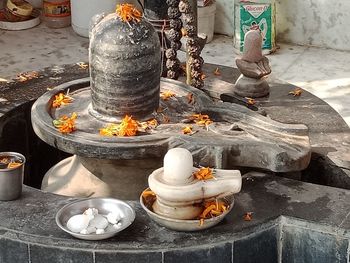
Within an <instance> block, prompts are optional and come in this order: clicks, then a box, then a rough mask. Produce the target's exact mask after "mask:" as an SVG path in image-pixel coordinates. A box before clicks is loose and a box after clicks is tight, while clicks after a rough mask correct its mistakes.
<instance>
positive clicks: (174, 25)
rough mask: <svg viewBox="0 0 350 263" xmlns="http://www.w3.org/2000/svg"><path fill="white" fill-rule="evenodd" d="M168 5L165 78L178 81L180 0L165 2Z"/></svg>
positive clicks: (180, 35) (167, 0)
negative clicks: (167, 46)
mask: <svg viewBox="0 0 350 263" xmlns="http://www.w3.org/2000/svg"><path fill="white" fill-rule="evenodd" d="M166 3H167V5H168V17H169V20H170V21H169V24H170V30H169V31H168V32H167V37H168V39H169V41H170V48H168V49H167V50H166V51H165V57H166V59H167V60H166V69H167V77H168V78H170V79H178V77H179V75H180V61H179V59H178V58H177V51H178V50H179V49H180V48H181V37H182V34H181V28H182V21H181V13H180V11H179V3H180V0H166Z"/></svg>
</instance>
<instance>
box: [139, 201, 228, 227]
mask: <svg viewBox="0 0 350 263" xmlns="http://www.w3.org/2000/svg"><path fill="white" fill-rule="evenodd" d="M218 200H219V201H225V202H226V203H227V204H229V208H228V209H227V211H225V212H224V213H222V214H221V215H219V216H216V217H213V218H210V219H205V220H204V222H203V224H202V225H200V221H199V219H196V220H180V219H172V218H168V217H164V216H161V215H158V214H156V213H154V212H153V211H151V210H149V209H148V208H147V207H146V206H145V204H144V202H143V198H142V195H141V196H140V204H141V206H142V208H143V209H144V210H145V211H146V212H147V214H148V215H149V217H150V218H151V219H153V220H154V221H155V222H157V223H158V224H159V225H162V226H165V227H167V228H169V229H172V230H176V231H184V232H190V231H199V230H204V229H207V228H210V227H213V226H215V225H217V224H219V223H220V222H221V221H222V220H223V219H224V218H225V216H226V215H227V214H228V213H229V212H230V211H231V209H232V207H233V204H234V199H233V195H231V196H227V197H223V198H219V199H218Z"/></svg>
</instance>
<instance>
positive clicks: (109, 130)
mask: <svg viewBox="0 0 350 263" xmlns="http://www.w3.org/2000/svg"><path fill="white" fill-rule="evenodd" d="M138 129H139V127H138V122H137V121H136V120H134V119H133V118H132V117H131V116H128V115H125V117H124V118H123V119H122V122H121V123H120V124H116V123H110V124H108V125H107V126H106V127H105V128H102V129H100V134H101V135H104V136H135V135H136V133H137V132H138Z"/></svg>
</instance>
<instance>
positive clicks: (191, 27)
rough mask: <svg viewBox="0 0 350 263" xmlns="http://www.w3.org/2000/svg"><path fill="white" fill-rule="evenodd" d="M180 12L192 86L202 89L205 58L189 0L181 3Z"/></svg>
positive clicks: (183, 0) (182, 0)
mask: <svg viewBox="0 0 350 263" xmlns="http://www.w3.org/2000/svg"><path fill="white" fill-rule="evenodd" d="M179 11H180V12H181V13H182V14H183V21H184V29H185V32H186V35H187V44H186V46H187V53H188V59H187V63H188V66H189V68H190V72H187V74H188V73H190V76H191V78H190V79H191V83H190V84H191V85H192V86H193V87H195V88H199V89H200V88H202V87H203V86H204V81H203V73H202V66H203V63H204V60H203V58H202V57H201V56H200V54H201V47H200V45H199V41H198V36H197V25H196V24H195V23H196V19H195V17H194V14H193V12H192V7H191V4H190V3H189V2H188V0H181V1H180V3H179ZM187 78H188V76H187Z"/></svg>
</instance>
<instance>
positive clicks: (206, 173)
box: [193, 167, 215, 180]
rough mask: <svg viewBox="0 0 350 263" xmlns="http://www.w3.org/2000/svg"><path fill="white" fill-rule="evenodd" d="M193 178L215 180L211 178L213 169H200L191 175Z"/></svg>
mask: <svg viewBox="0 0 350 263" xmlns="http://www.w3.org/2000/svg"><path fill="white" fill-rule="evenodd" d="M193 176H194V177H195V178H196V179H198V180H209V179H214V178H215V177H214V176H213V169H210V168H209V167H203V168H200V169H199V170H198V171H197V172H194V173H193Z"/></svg>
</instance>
